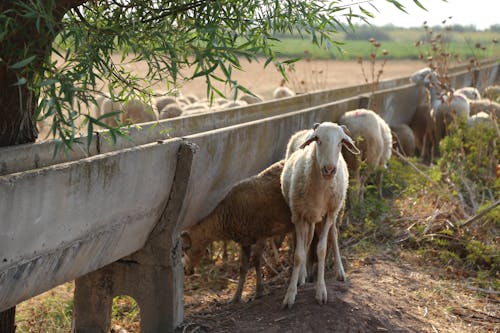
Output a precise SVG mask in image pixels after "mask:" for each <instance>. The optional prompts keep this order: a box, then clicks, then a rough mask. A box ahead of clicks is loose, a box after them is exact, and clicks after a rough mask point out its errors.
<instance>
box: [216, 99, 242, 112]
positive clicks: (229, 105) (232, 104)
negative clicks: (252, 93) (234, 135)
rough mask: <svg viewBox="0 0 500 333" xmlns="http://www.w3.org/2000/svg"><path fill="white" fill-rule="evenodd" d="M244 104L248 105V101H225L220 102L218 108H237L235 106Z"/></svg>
mask: <svg viewBox="0 0 500 333" xmlns="http://www.w3.org/2000/svg"><path fill="white" fill-rule="evenodd" d="M246 105H248V103H247V102H245V101H242V100H236V101H227V102H226V103H224V104H220V105H219V109H221V110H223V109H231V108H237V107H241V106H246Z"/></svg>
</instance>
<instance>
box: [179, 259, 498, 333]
mask: <svg viewBox="0 0 500 333" xmlns="http://www.w3.org/2000/svg"><path fill="white" fill-rule="evenodd" d="M347 275H348V279H349V280H348V281H347V282H339V281H336V280H335V278H334V276H333V275H332V272H331V271H330V272H329V273H328V274H327V281H326V282H327V290H328V292H329V294H328V303H327V304H326V305H323V306H320V305H319V304H317V302H316V300H315V299H314V294H315V291H314V283H307V284H306V285H305V286H302V287H299V291H298V294H297V298H296V302H295V305H294V306H293V308H292V309H291V310H282V309H281V301H282V299H283V296H284V294H285V290H286V284H285V283H283V282H286V279H287V278H286V277H285V276H282V277H281V278H280V279H274V282H275V284H274V285H267V290H268V291H270V293H269V294H268V295H266V296H264V297H262V298H260V299H257V300H250V301H247V302H246V303H240V304H228V303H227V300H228V299H229V297H230V295H229V294H225V293H224V292H222V293H220V292H219V294H218V295H216V296H215V293H217V291H214V290H212V292H213V293H214V298H212V299H211V300H209V301H206V300H204V301H201V302H200V300H199V299H198V300H196V298H191V300H190V304H189V303H188V304H187V306H186V309H187V311H186V317H185V322H184V324H183V325H182V326H181V327H179V329H178V330H177V331H176V332H179V333H180V332H269V333H272V332H292V333H295V332H296V333H299V332H300V333H304V332H311V333H313V332H314V333H317V332H363V333H364V332H450V333H451V332H453V333H456V332H497V331H498V330H499V329H500V318H499V314H500V313H499V310H500V308H499V305H498V301H499V299H498V298H496V299H495V298H491V299H489V298H481V297H476V296H475V294H474V292H471V291H470V290H468V289H467V288H466V285H465V284H462V283H458V282H456V281H455V282H452V281H451V280H447V279H446V278H444V277H443V276H441V274H434V273H432V272H431V270H428V269H426V267H425V266H420V267H419V266H418V265H414V264H409V263H406V262H405V261H404V260H401V259H397V258H394V257H392V258H391V257H388V256H385V255H383V256H378V257H368V258H366V259H364V260H362V261H359V262H357V263H355V264H354V265H353V266H352V267H350V268H349V269H348V270H347ZM278 281H279V283H278ZM247 285H249V289H252V288H253V282H248V283H247ZM250 293H251V290H250ZM200 294H201V293H199V295H200Z"/></svg>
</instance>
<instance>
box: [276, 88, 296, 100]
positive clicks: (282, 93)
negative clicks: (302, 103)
mask: <svg viewBox="0 0 500 333" xmlns="http://www.w3.org/2000/svg"><path fill="white" fill-rule="evenodd" d="M292 96H295V91H293V90H292V89H290V88H288V87H284V86H280V87H278V88H276V89H274V92H273V98H275V99H278V98H285V97H292Z"/></svg>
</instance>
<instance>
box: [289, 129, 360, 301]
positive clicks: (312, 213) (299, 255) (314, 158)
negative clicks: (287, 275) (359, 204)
mask: <svg viewBox="0 0 500 333" xmlns="http://www.w3.org/2000/svg"><path fill="white" fill-rule="evenodd" d="M346 131H347V129H346V128H345V127H342V126H340V125H338V124H335V123H331V122H324V123H321V124H316V125H315V126H314V128H313V130H312V131H309V132H308V134H307V136H306V138H305V139H304V141H303V143H302V145H301V146H300V147H299V148H301V149H298V150H296V151H295V152H293V153H292V154H291V155H290V157H289V158H288V159H286V160H285V165H284V167H283V172H282V174H281V190H282V192H283V195H284V197H285V201H286V202H287V203H288V206H289V207H290V210H291V214H292V215H291V216H292V223H293V224H294V225H295V237H296V244H295V255H294V265H293V272H292V276H291V279H290V284H289V286H288V289H287V292H286V295H285V298H284V300H283V304H282V306H283V307H288V308H291V307H292V306H293V304H294V302H295V296H296V295H297V284H298V283H299V282H300V283H301V284H303V283H305V279H306V255H307V250H308V245H309V244H310V242H311V241H312V237H313V234H314V229H315V224H316V223H318V222H322V230H321V235H320V238H319V241H318V246H317V248H316V251H317V256H318V274H317V282H316V300H317V301H318V302H319V303H320V304H323V303H326V301H327V291H326V286H325V279H324V270H325V253H326V242H327V237H328V233H329V231H330V228H333V234H334V237H333V248H334V253H335V268H336V272H337V276H338V278H339V279H340V280H345V272H344V268H343V265H342V261H341V257H340V252H339V247H338V235H337V226H336V223H337V217H338V215H339V212H340V210H341V209H342V207H343V205H344V201H345V197H346V193H347V186H348V178H349V173H348V171H347V166H346V163H345V161H344V159H343V157H342V154H341V146H342V145H343V146H346V147H348V148H349V149H350V150H351V151H352V152H353V153H359V150H358V149H357V148H356V146H355V144H354V142H353V140H352V139H351V138H350V137H349V135H348V134H347V133H346ZM297 135H300V136H302V137H303V133H300V132H299V133H298V134H297ZM293 141H295V139H294V137H293V136H292V138H291V139H290V141H289V142H293Z"/></svg>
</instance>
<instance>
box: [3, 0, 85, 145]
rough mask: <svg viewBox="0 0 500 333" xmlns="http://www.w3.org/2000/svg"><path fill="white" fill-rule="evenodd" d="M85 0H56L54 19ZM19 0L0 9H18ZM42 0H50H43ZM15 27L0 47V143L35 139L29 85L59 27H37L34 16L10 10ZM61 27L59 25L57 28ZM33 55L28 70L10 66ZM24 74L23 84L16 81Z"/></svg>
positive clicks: (33, 104)
mask: <svg viewBox="0 0 500 333" xmlns="http://www.w3.org/2000/svg"><path fill="white" fill-rule="evenodd" d="M86 1H87V0H59V1H56V3H55V6H54V7H53V8H52V13H53V17H54V20H55V22H60V21H61V19H62V17H63V15H64V14H65V13H66V12H67V11H68V10H70V9H71V8H74V7H77V6H79V5H81V4H83V3H85V2H86ZM19 2H21V1H17V2H16V1H8V2H3V1H2V2H1V3H0V13H4V12H6V11H7V10H13V11H12V12H15V10H18V9H19V6H18V3H19ZM42 3H43V4H45V3H50V1H47V0H42ZM8 15H12V18H13V19H14V20H15V27H14V28H13V29H11V30H9V31H8V34H7V36H6V37H5V40H3V41H2V48H1V49H0V59H2V61H0V147H2V146H12V145H17V144H23V143H29V142H34V141H35V140H36V138H37V136H38V131H37V129H36V119H35V113H36V108H37V101H38V96H35V94H34V92H33V90H31V89H28V86H31V84H32V83H33V79H34V78H35V77H37V76H38V77H40V75H42V74H43V70H44V67H43V64H44V62H45V61H46V60H47V59H48V58H49V57H50V53H51V51H52V49H51V45H52V42H53V41H54V38H55V37H56V34H57V32H58V30H57V29H56V30H50V29H47V28H45V29H44V28H43V27H44V25H43V24H41V25H39V26H40V27H41V28H40V30H37V24H35V22H34V19H30V18H25V17H23V16H22V15H19V14H11V13H9V14H8ZM60 28H61V27H59V29H60ZM32 55H35V56H36V59H35V60H34V62H33V63H32V64H31V65H32V67H30V70H24V69H12V68H11V67H10V66H12V65H13V64H15V63H17V62H19V61H21V60H23V59H24V58H27V57H28V56H32ZM21 77H23V78H24V79H26V80H27V83H26V84H22V85H15V84H16V82H18V80H19V79H20V78H21Z"/></svg>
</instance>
